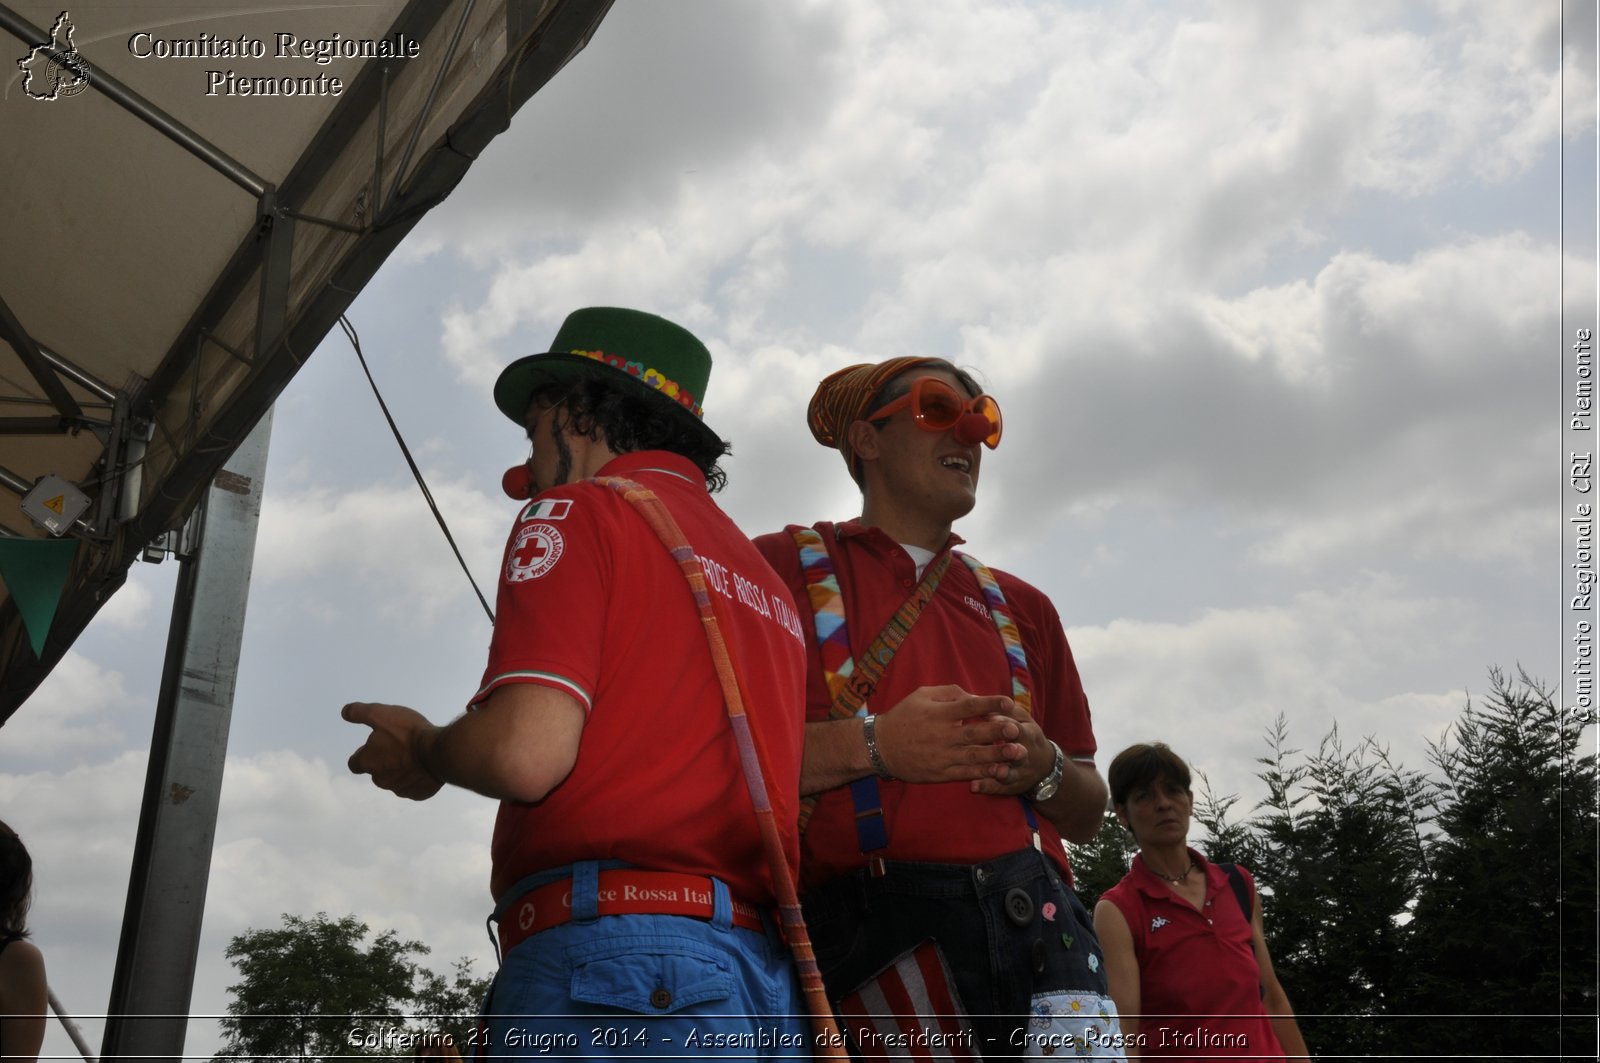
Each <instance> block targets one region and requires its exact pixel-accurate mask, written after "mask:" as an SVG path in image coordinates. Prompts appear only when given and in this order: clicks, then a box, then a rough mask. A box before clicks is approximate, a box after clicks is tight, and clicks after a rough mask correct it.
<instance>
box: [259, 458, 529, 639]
mask: <svg viewBox="0 0 1600 1063" xmlns="http://www.w3.org/2000/svg"><path fill="white" fill-rule="evenodd" d="M424 474H425V476H426V477H427V479H428V482H429V484H430V485H431V489H432V492H433V496H434V499H435V501H436V502H437V503H438V504H439V507H440V510H441V511H442V512H443V513H444V515H445V518H446V520H447V521H448V522H449V525H450V530H451V533H452V535H453V536H454V537H455V541H456V544H457V545H458V546H459V547H460V548H461V552H462V554H463V556H465V557H466V559H467V563H468V565H469V566H470V567H471V569H472V572H473V575H474V577H475V578H476V579H477V581H478V585H479V586H480V587H484V588H486V590H485V593H486V594H489V595H491V597H492V594H493V591H492V588H493V574H494V573H495V571H496V569H497V568H498V566H499V560H500V550H501V547H502V546H503V545H504V542H505V533H506V518H505V510H506V504H505V502H504V500H503V499H501V500H495V499H490V498H488V497H486V496H484V495H483V494H481V493H479V492H477V491H475V490H473V489H471V488H467V487H463V486H460V485H459V484H458V483H456V482H453V481H452V479H451V478H450V477H449V476H448V475H446V474H444V473H441V472H439V471H437V470H433V471H429V470H425V472H424ZM334 575H337V576H339V577H341V580H340V582H338V583H330V582H329V577H332V576H334ZM255 578H256V579H257V580H258V581H259V582H260V583H261V584H262V585H264V586H265V587H268V588H270V587H271V586H272V585H273V584H275V583H285V582H288V581H293V582H294V584H295V585H296V586H297V587H298V588H300V589H301V590H302V591H303V595H302V597H301V598H300V599H299V601H298V603H297V608H300V609H305V610H307V611H309V612H313V613H320V614H321V615H323V616H324V617H326V618H336V617H340V616H348V615H349V612H350V610H351V608H352V601H351V597H350V596H351V594H352V593H355V594H357V595H359V603H360V606H359V607H360V610H361V611H362V612H366V611H367V610H369V609H370V606H371V602H372V601H373V600H374V599H375V598H378V597H381V598H382V599H383V600H384V601H385V603H386V605H385V615H387V616H389V617H391V618H393V619H394V620H396V621H397V622H400V623H409V624H419V623H423V622H426V621H427V620H429V619H430V618H431V617H432V616H434V615H435V614H436V613H437V612H438V611H439V610H440V609H443V608H445V607H446V606H448V605H450V604H452V603H455V602H458V601H459V600H460V599H461V594H462V579H463V577H462V574H461V570H460V568H459V566H458V565H457V564H456V560H455V557H454V555H453V554H452V553H451V552H450V547H449V544H448V543H446V542H445V540H444V536H443V533H442V532H441V531H440V530H439V527H438V525H437V524H436V523H435V522H434V519H433V515H432V513H431V512H429V510H428V508H427V505H426V503H425V502H424V500H423V498H422V496H421V494H420V493H419V492H418V490H417V488H416V486H415V484H412V483H404V484H397V485H394V486H390V485H375V486H367V487H360V488H357V489H354V490H344V489H340V488H335V487H324V486H319V487H313V488H309V489H306V490H302V491H294V490H280V491H274V492H270V493H268V494H267V496H266V498H265V500H264V502H263V504H262V509H261V525H260V529H259V531H258V533H257V539H256V560H255ZM345 581H348V582H345Z"/></svg>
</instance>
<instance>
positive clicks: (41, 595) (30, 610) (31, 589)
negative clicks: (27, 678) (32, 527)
mask: <svg viewBox="0 0 1600 1063" xmlns="http://www.w3.org/2000/svg"><path fill="white" fill-rule="evenodd" d="M77 552H78V541H77V540H76V539H0V579H3V580H5V581H6V587H7V588H8V589H9V590H10V591H11V600H12V601H14V602H16V603H17V612H19V613H21V614H22V626H23V627H25V628H27V629H28V641H29V642H31V643H32V644H33V654H34V656H35V657H43V656H44V640H45V636H46V635H48V634H50V622H51V621H52V620H54V619H55V618H56V606H57V605H59V604H60V603H61V592H62V590H63V589H65V587H66V585H67V574H68V573H70V572H71V571H72V555H74V554H76V553H77Z"/></svg>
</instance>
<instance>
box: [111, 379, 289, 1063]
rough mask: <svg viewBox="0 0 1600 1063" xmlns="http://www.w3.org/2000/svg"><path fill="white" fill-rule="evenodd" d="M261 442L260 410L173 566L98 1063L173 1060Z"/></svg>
mask: <svg viewBox="0 0 1600 1063" xmlns="http://www.w3.org/2000/svg"><path fill="white" fill-rule="evenodd" d="M271 434H272V411H271V410H268V411H267V414H266V416H264V417H262V419H261V421H260V422H259V423H258V424H257V425H256V427H255V429H254V430H253V431H252V432H251V433H250V435H249V437H248V438H247V439H246V440H245V441H244V443H243V444H242V445H240V447H239V449H238V450H236V451H235V452H234V454H233V456H232V457H231V458H229V459H228V463H227V465H226V466H224V468H223V470H222V472H221V473H219V474H218V476H217V478H216V480H215V481H213V483H212V486H211V489H210V491H209V492H207V495H206V500H205V502H204V504H203V505H202V507H201V509H200V510H198V511H197V512H196V515H195V517H194V518H193V519H196V520H201V521H203V527H202V530H201V532H200V546H199V549H198V551H197V552H196V553H195V555H194V556H193V557H189V558H185V559H184V560H183V561H182V562H181V565H182V567H181V569H180V571H179V574H178V586H177V590H176V591H175V593H174V600H173V606H172V623H171V628H170V630H169V632H168V636H167V660H166V665H165V668H164V670H163V673H162V677H161V694H160V701H159V704H158V705H157V708H156V720H155V730H154V734H153V736H152V738H151V742H150V766H149V770H148V772H147V774H146V776H145V786H144V804H143V807H142V809H141V811H140V814H139V833H138V838H137V841H136V843H135V847H134V857H133V868H132V871H131V872H130V874H129V880H128V900H127V907H126V909H125V910H124V914H123V920H122V939H121V943H120V945H119V947H118V949H117V966H116V970H115V973H114V974H113V978H112V983H111V1001H110V1004H109V1005H108V1006H107V1009H106V1011H107V1019H106V1032H105V1040H104V1042H103V1044H102V1046H101V1050H100V1054H101V1058H102V1060H107V1061H109V1060H115V1059H134V1058H140V1059H147V1060H154V1059H171V1060H178V1059H181V1058H182V1056H183V1044H184V1039H185V1037H186V1035H187V1033H188V1030H187V1027H188V1013H189V1002H190V999H191V997H192V995H193V991H194V967H195V959H196V957H197V956H198V955H199V951H200V928H201V922H202V918H203V916H204V914H205V902H206V886H207V884H208V879H209V876H210V870H211V847H212V842H213V841H214V839H215V837H216V828H217V808H218V806H219V804H220V802H221V798H222V772H223V765H224V762H225V760H226V756H227V747H228V728H229V725H230V723H231V721H232V715H233V693H234V683H235V680H236V679H237V676H238V662H239V647H240V645H241V643H242V642H243V639H244V619H245V606H246V602H247V600H248V597H249V592H250V570H251V566H252V564H253V561H254V555H255V540H256V525H257V522H258V519H259V517H260V514H261V494H262V488H263V486H264V481H265V473H266V467H267V446H268V442H269V440H270V437H271Z"/></svg>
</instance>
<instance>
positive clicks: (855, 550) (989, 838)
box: [755, 521, 1095, 886]
mask: <svg viewBox="0 0 1600 1063" xmlns="http://www.w3.org/2000/svg"><path fill="white" fill-rule="evenodd" d="M816 527H817V530H818V531H819V532H821V533H822V536H823V539H824V540H825V541H826V542H827V545H828V551H829V554H830V555H831V556H832V558H833V566H834V572H835V573H836V574H837V576H838V578H839V588H840V591H841V593H842V594H843V596H844V604H845V622H846V624H847V625H848V627H849V630H850V649H851V652H852V653H857V654H859V653H861V652H862V651H863V650H865V649H866V648H867V647H868V646H869V645H871V643H872V640H873V639H875V638H876V637H877V635H878V632H879V631H881V630H882V629H883V626H884V624H885V623H887V622H888V620H889V618H890V617H891V616H893V615H894V613H895V611H896V610H897V609H899V608H900V605H901V603H902V602H904V601H905V600H906V598H908V597H910V595H911V592H912V591H913V590H914V589H915V588H916V586H917V581H918V580H917V572H916V564H915V563H914V562H913V561H912V560H911V557H910V555H908V554H907V553H906V552H905V550H903V549H901V547H900V546H899V544H897V543H895V542H894V541H893V540H891V539H890V538H889V537H888V536H887V535H885V534H884V533H883V532H882V531H880V530H879V529H877V528H869V527H866V526H864V525H862V524H860V523H859V522H856V521H850V522H847V523H844V524H841V525H839V526H838V527H837V528H832V527H831V526H830V525H826V524H819V525H817V526H816ZM835 532H836V533H837V534H835ZM755 542H756V546H758V547H759V548H760V549H761V553H762V555H763V556H765V557H766V559H767V560H768V561H769V562H771V563H772V567H773V568H775V569H776V570H777V571H778V573H779V574H780V575H781V576H782V577H783V579H784V581H785V582H786V583H787V584H788V585H789V588H790V590H791V592H792V593H793V595H794V601H795V603H796V608H797V610H798V611H799V612H800V614H801V623H802V625H803V626H804V628H805V642H806V654H807V658H806V661H807V668H806V719H807V720H808V721H819V720H827V719H829V710H830V708H831V705H832V699H831V698H830V697H829V695H828V690H827V684H826V682H825V680H824V679H823V675H822V658H821V655H820V654H819V652H818V650H817V642H816V630H815V619H814V615H813V612H812V608H811V605H810V598H809V593H808V592H807V590H806V582H805V574H804V572H803V571H802V569H801V566H800V554H799V550H798V549H797V548H796V546H795V542H794V536H793V535H791V534H790V533H789V532H786V531H785V532H775V533H773V534H771V535H763V536H761V537H760V538H758V539H756V541H755ZM960 542H961V539H960V538H959V537H958V536H954V535H952V536H951V537H950V541H949V542H948V543H946V544H945V547H944V550H949V549H951V548H952V547H954V546H956V545H957V544H959V543H960ZM943 552H944V551H943V550H942V551H940V553H941V554H942V553H943ZM935 560H937V558H935ZM994 575H995V579H996V580H997V581H998V582H999V584H1000V589H1001V591H1002V592H1003V593H1004V594H1005V597H1006V604H1007V606H1008V607H1009V610H1010V613H1011V618H1012V619H1013V620H1014V621H1016V624H1017V628H1018V631H1019V633H1020V635H1021V638H1022V644H1023V649H1024V650H1025V652H1026V653H1027V656H1028V670H1029V672H1030V673H1031V674H1032V677H1033V711H1034V718H1035V719H1036V720H1038V722H1039V725H1040V726H1041V727H1042V728H1043V729H1044V733H1045V734H1046V735H1048V736H1049V737H1050V738H1051V739H1052V740H1053V741H1055V742H1056V744H1058V745H1059V746H1060V747H1061V750H1062V752H1063V753H1065V754H1066V755H1067V756H1068V757H1069V758H1070V757H1077V758H1080V759H1082V758H1088V757H1092V756H1093V754H1094V751H1095V740H1094V731H1093V729H1092V728H1091V726H1090V721H1089V703H1088V700H1087V699H1086V698H1085V697H1084V693H1083V684H1082V682H1081V681H1080V680H1079V678H1078V668H1077V665H1076V664H1074V663H1073V660H1072V650H1071V649H1070V648H1069V647H1068V646H1067V637H1066V634H1065V633H1064V632H1063V631H1062V629H1061V620H1060V618H1059V617H1058V616H1057V615H1056V611H1055V607H1054V606H1052V605H1051V604H1050V600H1049V599H1048V598H1046V597H1045V596H1044V595H1043V594H1042V593H1040V592H1039V591H1038V590H1036V589H1034V588H1033V587H1031V586H1029V585H1028V584H1026V583H1024V582H1022V581H1021V580H1019V579H1017V578H1016V577H1015V576H1012V575H1010V574H1008V573H1005V572H998V571H997V572H995V574H994ZM946 683H954V684H956V685H957V686H960V687H961V688H962V689H964V690H966V691H967V692H968V693H971V694H1004V695H1006V696H1008V697H1009V696H1010V694H1011V669H1010V665H1009V664H1008V663H1007V661H1006V653H1005V646H1004V644H1003V643H1002V642H1001V641H1000V633H999V632H998V631H997V630H996V629H995V626H994V621H993V619H992V618H991V617H990V616H989V611H988V608H987V606H986V605H985V604H984V598H983V590H982V588H980V587H979V586H978V580H977V577H975V576H974V575H973V574H972V572H971V571H970V570H969V569H968V568H967V566H966V565H964V564H963V563H962V562H961V561H960V560H958V559H957V560H952V561H951V563H950V565H949V567H948V568H946V569H945V573H944V576H943V578H942V579H941V580H940V583H939V590H938V593H937V594H935V595H934V597H933V599H932V600H931V601H929V602H928V604H927V606H926V607H925V608H924V609H923V612H922V616H921V617H920V618H919V619H918V620H917V623H916V626H915V627H914V628H912V630H911V634H910V635H908V636H907V637H906V640H905V641H904V642H903V643H901V645H900V648H899V650H898V651H897V652H896V653H895V656H894V659H893V660H892V661H890V663H889V666H888V668H887V670H886V671H885V672H884V674H883V678H882V680H881V681H880V682H879V684H878V688H877V690H876V691H875V692H874V693H873V696H872V698H871V699H870V701H869V702H868V707H869V708H870V709H872V710H873V711H874V712H887V711H890V710H891V709H892V708H893V707H894V706H895V705H896V704H898V703H899V702H900V700H901V699H902V698H904V697H906V696H907V695H908V694H910V693H911V692H912V691H914V690H916V689H917V688H918V687H923V686H938V685H942V684H946ZM879 785H880V788H881V792H882V795H883V808H884V818H885V821H886V825H887V827H888V832H889V848H888V850H887V851H886V852H885V854H884V855H885V856H887V857H888V858H889V859H892V860H919V861H927V862H933V863H945V864H974V863H979V862H981V861H984V860H988V859H992V858H994V857H997V856H1003V855H1005V854H1006V853H1012V852H1016V851H1017V850H1018V849H1022V848H1025V847H1027V846H1029V845H1031V844H1033V832H1032V830H1031V829H1030V828H1029V827H1028V823H1027V819H1026V814H1025V809H1024V806H1023V803H1022V802H1021V801H1020V800H1018V799H1017V798H1015V797H994V796H989V795H985V794H975V793H973V792H972V791H971V789H970V784H968V783H964V782H952V783H931V784H930V783H917V784H911V783H903V782H898V781H896V782H880V784H879ZM1035 818H1036V819H1037V820H1038V823H1039V831H1040V835H1041V840H1042V842H1043V849H1044V851H1045V852H1046V853H1048V854H1049V855H1050V856H1051V857H1052V858H1054V859H1055V860H1056V862H1057V863H1058V864H1060V866H1061V868H1062V870H1063V871H1067V858H1066V851H1065V850H1064V849H1062V847H1061V836H1060V834H1058V833H1057V831H1056V829H1055V827H1054V825H1052V824H1051V823H1050V821H1049V820H1048V819H1046V818H1045V817H1044V816H1040V815H1037V814H1036V816H1035ZM803 842H804V848H803V858H802V861H801V878H802V881H803V882H804V883H805V884H806V885H808V886H816V885H821V884H822V883H824V882H827V881H829V880H830V879H832V878H835V877H837V876H838V875H841V874H844V873H846V872H849V871H853V870H855V869H856V868H859V867H862V866H863V865H864V864H865V863H866V858H865V857H864V856H863V855H862V854H861V847H860V844H859V842H858V841H857V838H856V828H855V809H854V806H853V805H852V803H851V800H850V788H849V787H839V788H837V789H833V790H829V791H827V792H825V793H824V794H823V795H822V797H821V799H820V800H819V801H818V803H817V808H816V811H815V812H814V813H813V815H812V818H811V822H810V824H809V825H808V826H807V828H806V833H805V837H804V839H803ZM1068 873H1069V874H1070V872H1068Z"/></svg>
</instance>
